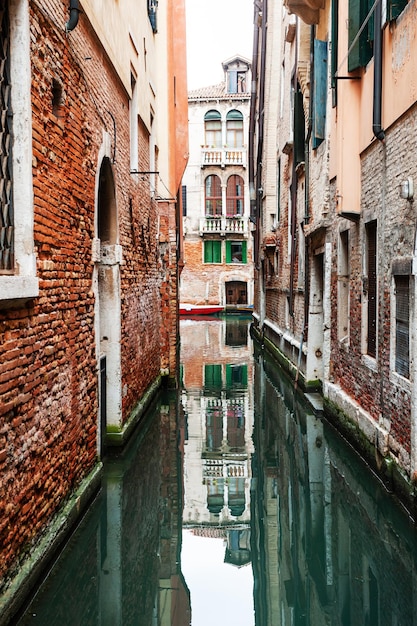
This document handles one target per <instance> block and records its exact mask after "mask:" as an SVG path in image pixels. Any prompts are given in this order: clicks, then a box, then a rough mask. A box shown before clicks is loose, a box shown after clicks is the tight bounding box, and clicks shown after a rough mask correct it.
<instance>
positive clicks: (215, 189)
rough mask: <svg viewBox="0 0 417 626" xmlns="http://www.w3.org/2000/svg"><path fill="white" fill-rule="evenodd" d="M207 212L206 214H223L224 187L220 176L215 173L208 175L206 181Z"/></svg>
mask: <svg viewBox="0 0 417 626" xmlns="http://www.w3.org/2000/svg"><path fill="white" fill-rule="evenodd" d="M205 212H206V215H221V214H222V187H221V183H220V178H219V177H218V176H216V175H215V174H212V175H211V176H207V178H206V182H205Z"/></svg>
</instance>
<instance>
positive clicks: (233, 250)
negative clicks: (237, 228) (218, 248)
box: [226, 241, 247, 263]
mask: <svg viewBox="0 0 417 626" xmlns="http://www.w3.org/2000/svg"><path fill="white" fill-rule="evenodd" d="M246 262H247V258H246V241H226V263H246Z"/></svg>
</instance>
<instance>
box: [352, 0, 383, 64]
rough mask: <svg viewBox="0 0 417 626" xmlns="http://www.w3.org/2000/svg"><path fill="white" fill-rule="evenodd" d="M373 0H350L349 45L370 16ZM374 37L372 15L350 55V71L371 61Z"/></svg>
mask: <svg viewBox="0 0 417 626" xmlns="http://www.w3.org/2000/svg"><path fill="white" fill-rule="evenodd" d="M381 1H382V0H381ZM373 5H374V2H373V1H372V0H349V29H348V47H349V49H350V46H351V44H352V43H353V41H354V39H355V38H356V36H357V34H358V32H359V30H360V28H361V27H362V24H363V22H364V21H365V19H366V18H367V16H368V13H369V11H370V10H371V8H372V7H373ZM373 38H374V16H373V14H372V16H371V17H370V19H369V21H368V22H367V24H366V26H365V27H364V29H363V30H362V32H361V34H360V36H359V39H358V40H357V41H356V43H355V45H354V46H353V48H352V50H351V52H350V54H349V57H348V71H349V72H352V71H353V70H356V69H358V68H359V67H365V65H367V64H368V63H369V61H370V60H371V58H372V55H373V49H372V41H373Z"/></svg>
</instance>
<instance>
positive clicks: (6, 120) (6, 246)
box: [0, 2, 14, 274]
mask: <svg viewBox="0 0 417 626" xmlns="http://www.w3.org/2000/svg"><path fill="white" fill-rule="evenodd" d="M1 4H2V5H3V7H2V11H1V13H0V15H1V33H0V72H1V85H0V108H1V112H0V113H1V115H0V151H1V158H0V206H1V208H0V272H1V273H2V274H7V273H12V272H13V270H14V213H13V193H12V154H11V152H12V142H11V130H12V129H11V124H12V112H11V106H10V89H11V81H10V63H9V60H10V32H9V13H8V3H7V2H2V3H1Z"/></svg>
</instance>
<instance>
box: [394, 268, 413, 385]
mask: <svg viewBox="0 0 417 626" xmlns="http://www.w3.org/2000/svg"><path fill="white" fill-rule="evenodd" d="M395 371H396V372H398V374H401V376H405V377H406V378H409V376H410V278H409V276H396V277H395Z"/></svg>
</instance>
